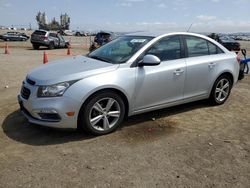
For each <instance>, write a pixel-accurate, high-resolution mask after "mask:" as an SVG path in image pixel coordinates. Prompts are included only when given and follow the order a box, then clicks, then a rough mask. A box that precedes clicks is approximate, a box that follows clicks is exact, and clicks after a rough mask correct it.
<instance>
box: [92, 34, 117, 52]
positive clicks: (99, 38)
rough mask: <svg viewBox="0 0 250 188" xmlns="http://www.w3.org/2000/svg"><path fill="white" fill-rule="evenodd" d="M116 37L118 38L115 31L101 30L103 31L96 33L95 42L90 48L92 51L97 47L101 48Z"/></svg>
mask: <svg viewBox="0 0 250 188" xmlns="http://www.w3.org/2000/svg"><path fill="white" fill-rule="evenodd" d="M114 38H116V35H115V34H114V33H113V32H104V31H101V32H99V33H97V34H96V35H95V38H94V42H93V43H92V45H91V46H90V48H89V51H90V52H91V51H93V50H95V49H96V48H99V47H100V46H102V45H104V44H106V43H108V42H110V41H111V40H113V39H114Z"/></svg>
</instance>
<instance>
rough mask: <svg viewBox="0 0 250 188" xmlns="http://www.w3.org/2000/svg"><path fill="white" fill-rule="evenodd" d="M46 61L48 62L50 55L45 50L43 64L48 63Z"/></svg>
mask: <svg viewBox="0 0 250 188" xmlns="http://www.w3.org/2000/svg"><path fill="white" fill-rule="evenodd" d="M46 63H48V56H47V54H46V52H45V51H44V52H43V64H46Z"/></svg>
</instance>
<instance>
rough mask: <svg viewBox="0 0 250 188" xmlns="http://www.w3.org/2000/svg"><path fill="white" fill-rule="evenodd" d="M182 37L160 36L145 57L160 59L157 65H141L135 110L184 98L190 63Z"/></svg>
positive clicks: (137, 81)
mask: <svg viewBox="0 0 250 188" xmlns="http://www.w3.org/2000/svg"><path fill="white" fill-rule="evenodd" d="M181 49H182V48H181V42H180V37H179V36H168V37H164V38H163V39H160V40H159V41H158V42H156V43H155V44H154V45H153V46H152V47H151V48H150V49H148V50H146V52H145V53H143V54H142V56H144V55H146V54H152V55H155V56H157V57H159V58H160V60H161V63H160V65H157V66H143V67H137V80H136V93H135V104H134V105H135V106H134V109H135V111H140V110H143V109H147V108H154V107H157V106H159V105H166V104H168V103H171V102H176V101H179V100H182V99H183V90H184V83H185V75H186V62H185V59H184V58H182V50H181Z"/></svg>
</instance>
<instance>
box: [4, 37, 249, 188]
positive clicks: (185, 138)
mask: <svg viewBox="0 0 250 188" xmlns="http://www.w3.org/2000/svg"><path fill="white" fill-rule="evenodd" d="M78 41H79V38H72V42H73V43H75V44H78V43H77V42H78ZM4 44H5V43H4V42H0V46H3V45H4ZM249 44H250V43H249ZM244 45H245V44H244ZM10 46H13V48H10V52H11V53H10V54H9V55H5V54H3V51H4V49H3V48H0V50H1V51H0V66H1V68H0V125H1V129H0V187H3V188H6V187H93V188H94V187H101V188H103V187H150V188H151V187H246V188H248V187H249V185H250V76H246V77H245V79H244V80H242V81H240V82H238V84H237V85H236V86H235V87H234V88H233V90H232V93H231V96H230V97H229V99H228V101H227V102H226V103H225V104H224V105H221V106H210V105H209V104H208V103H207V102H206V101H199V102H195V103H189V104H186V105H181V106H177V107H172V108H168V109H163V110H159V111H154V112H150V113H146V114H142V115H138V116H134V117H131V118H128V119H127V120H126V121H125V122H124V123H123V126H122V127H121V128H120V129H119V130H118V131H116V132H115V133H112V134H109V135H105V136H100V137H91V136H88V135H85V134H83V133H79V132H76V131H65V130H56V129H49V128H43V127H39V126H37V125H33V124H30V123H28V122H27V120H26V119H25V118H24V117H23V116H22V115H21V114H20V112H19V107H18V103H17V99H16V96H17V94H18V92H19V90H20V87H21V83H22V80H23V79H24V78H25V76H26V73H27V72H28V71H30V70H31V69H32V68H34V67H37V66H39V65H41V64H42V57H43V52H44V49H42V50H38V51H35V50H32V49H31V45H30V43H29V42H24V43H20V42H14V43H10ZM14 46H15V47H14ZM80 46H81V45H80ZM46 52H47V54H48V58H49V60H53V59H59V58H63V57H66V49H58V50H53V51H46ZM86 52H87V50H86V48H85V49H84V48H81V47H78V48H73V49H72V53H73V54H85V53H86ZM6 86H8V88H5V87H6Z"/></svg>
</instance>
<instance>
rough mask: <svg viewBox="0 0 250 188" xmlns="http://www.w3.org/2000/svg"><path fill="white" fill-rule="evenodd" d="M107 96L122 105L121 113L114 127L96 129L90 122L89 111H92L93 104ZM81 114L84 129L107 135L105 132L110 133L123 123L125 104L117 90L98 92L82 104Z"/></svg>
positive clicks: (92, 132) (81, 123)
mask: <svg viewBox="0 0 250 188" xmlns="http://www.w3.org/2000/svg"><path fill="white" fill-rule="evenodd" d="M107 97H109V98H113V99H115V100H116V101H117V102H118V104H119V105H120V110H121V114H120V118H119V120H118V121H117V123H116V124H115V125H114V126H113V127H112V128H110V129H109V130H107V131H99V130H96V129H95V128H93V127H92V125H91V124H90V122H89V113H90V110H91V108H92V106H93V105H94V104H95V103H96V102H97V101H99V100H101V99H103V98H107ZM79 115H80V126H81V128H82V129H83V130H85V131H87V132H88V133H90V134H93V135H96V136H99V135H105V134H108V133H111V132H113V131H115V130H116V129H117V128H118V127H119V125H120V124H121V123H122V121H123V119H124V116H125V105H124V102H123V100H122V98H121V97H120V96H119V95H118V94H116V93H115V92H112V91H105V92H102V93H99V94H96V95H94V96H92V97H91V98H90V99H88V100H87V102H86V103H85V104H84V105H83V106H82V108H81V111H80V113H79Z"/></svg>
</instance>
